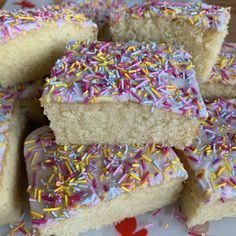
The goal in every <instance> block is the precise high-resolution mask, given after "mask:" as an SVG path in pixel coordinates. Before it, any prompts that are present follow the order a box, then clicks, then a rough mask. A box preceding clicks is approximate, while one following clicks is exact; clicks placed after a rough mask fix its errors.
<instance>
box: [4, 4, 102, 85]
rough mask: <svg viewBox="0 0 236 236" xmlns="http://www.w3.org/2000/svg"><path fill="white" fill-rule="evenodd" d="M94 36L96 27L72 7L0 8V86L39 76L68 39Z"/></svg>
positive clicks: (48, 69) (46, 73)
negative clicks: (8, 9) (11, 9)
mask: <svg viewBox="0 0 236 236" xmlns="http://www.w3.org/2000/svg"><path fill="white" fill-rule="evenodd" d="M96 37H97V26H96V25H95V24H94V23H92V22H91V21H89V20H87V19H86V18H85V17H84V15H81V14H79V11H78V10H77V9H76V8H73V7H63V6H57V5H55V6H47V7H43V8H42V9H30V10H14V11H7V10H0V57H1V58H2V60H1V67H0V74H1V77H0V85H2V86H3V87H7V86H12V85H14V84H19V83H24V82H27V81H31V80H32V79H35V80H37V79H41V78H42V77H43V76H45V75H48V74H49V73H50V68H51V67H52V66H53V64H54V63H55V61H56V59H57V58H58V57H60V56H61V55H62V54H63V51H64V48H65V45H66V44H67V43H68V41H69V40H72V39H73V40H75V39H76V40H81V41H82V40H86V39H96ZM22 45H24V46H22Z"/></svg>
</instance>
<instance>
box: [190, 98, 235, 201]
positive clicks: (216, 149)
mask: <svg viewBox="0 0 236 236" xmlns="http://www.w3.org/2000/svg"><path fill="white" fill-rule="evenodd" d="M207 109H208V113H209V117H208V119H207V120H206V121H203V122H202V124H201V126H200V128H199V130H200V134H199V137H198V138H197V139H196V140H195V142H194V144H193V145H192V146H190V147H187V148H185V153H186V156H187V158H188V163H189V165H190V167H191V169H192V170H194V172H195V175H196V178H197V182H198V184H199V186H200V187H201V190H202V191H204V192H205V193H206V198H207V200H208V201H210V200H211V199H222V201H224V200H225V199H232V198H236V99H232V100H223V99H218V100H217V101H215V102H213V103H210V104H208V105H207Z"/></svg>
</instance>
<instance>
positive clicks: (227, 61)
mask: <svg viewBox="0 0 236 236" xmlns="http://www.w3.org/2000/svg"><path fill="white" fill-rule="evenodd" d="M209 79H210V80H211V82H215V81H220V82H222V83H224V84H226V85H235V84H236V43H226V42H225V43H224V44H223V46H222V48H221V52H220V55H219V56H218V59H217V62H216V64H215V66H214V67H213V69H212V73H211V75H210V77H209Z"/></svg>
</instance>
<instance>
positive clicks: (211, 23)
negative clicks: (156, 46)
mask: <svg viewBox="0 0 236 236" xmlns="http://www.w3.org/2000/svg"><path fill="white" fill-rule="evenodd" d="M229 19H230V14H229V9H228V8H222V7H219V6H214V5H207V4H205V3H196V4H193V3H176V2H175V3H173V2H168V1H163V2H161V1H157V0H156V1H148V2H145V3H142V4H136V5H134V6H132V7H130V8H123V9H119V10H117V11H116V12H115V13H114V14H112V16H111V23H110V25H111V33H112V38H113V39H114V40H116V41H129V40H136V41H139V42H143V41H154V42H158V43H163V42H164V43H170V44H175V43H177V44H180V45H184V49H185V50H186V51H188V52H189V53H190V54H191V55H192V56H193V64H194V65H195V68H196V73H197V79H198V81H201V82H203V81H207V79H208V76H209V75H210V72H211V69H212V67H213V66H214V64H215V62H216V60H217V56H218V54H219V52H220V48H221V45H222V43H223V40H224V38H225V36H226V34H227V25H228V22H229Z"/></svg>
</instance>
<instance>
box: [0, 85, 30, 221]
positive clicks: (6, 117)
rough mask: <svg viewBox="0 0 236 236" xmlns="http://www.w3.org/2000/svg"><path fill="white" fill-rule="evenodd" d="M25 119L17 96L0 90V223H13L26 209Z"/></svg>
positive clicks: (5, 90)
mask: <svg viewBox="0 0 236 236" xmlns="http://www.w3.org/2000/svg"><path fill="white" fill-rule="evenodd" d="M24 129H25V116H24V113H23V112H21V110H20V109H19V104H17V103H16V96H15V94H14V93H12V92H11V91H9V90H7V89H3V88H0V199H1V200H0V212H1V214H0V224H1V225H3V224H8V223H16V222H17V221H18V220H19V218H20V216H21V214H22V212H23V210H24V207H25V206H26V193H25V191H26V183H25V182H26V181H24V180H25V178H24V177H25V176H24V174H25V169H24V166H23V164H24V160H23V152H22V149H21V148H22V144H23V142H22V139H23V138H24V137H23V135H24Z"/></svg>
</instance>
